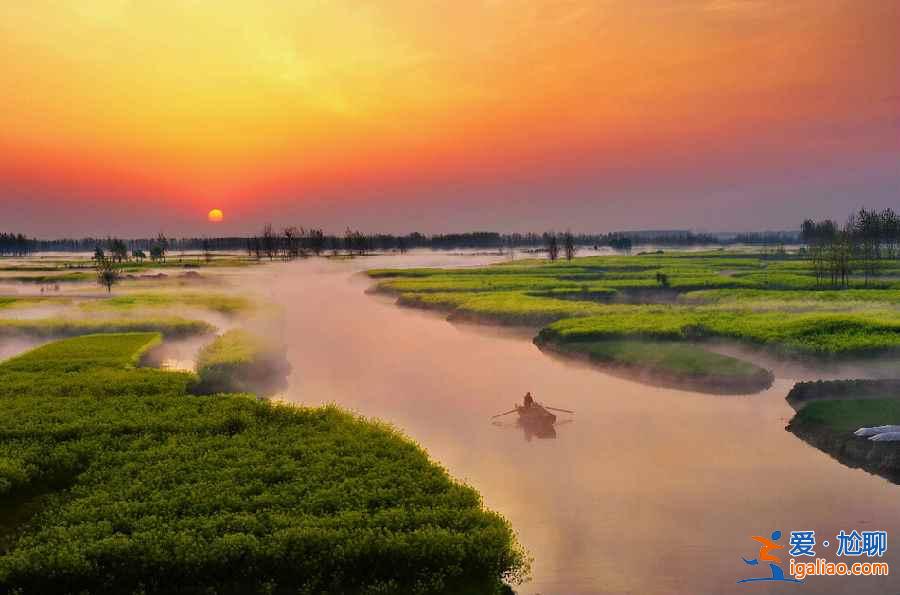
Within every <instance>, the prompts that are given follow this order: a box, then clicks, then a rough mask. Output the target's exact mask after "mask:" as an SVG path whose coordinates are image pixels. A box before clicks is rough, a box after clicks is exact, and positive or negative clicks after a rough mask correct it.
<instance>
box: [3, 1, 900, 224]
mask: <svg viewBox="0 0 900 595" xmlns="http://www.w3.org/2000/svg"><path fill="white" fill-rule="evenodd" d="M898 6H900V4H898V2H896V0H855V1H839V0H796V1H790V2H787V1H784V0H771V1H770V0H679V1H675V2H661V1H657V0H592V1H583V0H560V1H549V0H537V1H515V0H481V1H475V0H472V1H470V2H469V1H467V2H443V1H442V2H438V1H430V0H415V1H413V0H380V1H377V2H375V1H363V0H338V1H331V2H325V1H321V0H284V1H282V0H258V1H256V2H226V1H224V0H219V1H212V0H180V1H164V0H159V1H151V0H130V1H129V0H78V1H75V0H72V1H69V2H59V1H51V0H29V1H28V2H18V3H9V4H8V5H7V6H5V7H4V18H3V19H2V20H0V61H2V64H3V67H2V68H0V89H3V92H2V97H0V107H2V109H0V201H2V203H3V205H2V206H0V215H4V216H5V218H6V219H9V218H11V217H12V218H15V217H16V213H19V212H20V210H15V211H14V210H13V208H12V204H13V203H14V202H16V203H18V204H19V207H17V209H19V208H20V207H21V203H22V200H23V199H22V197H28V198H27V199H25V200H26V202H33V203H34V204H40V205H42V206H41V209H37V207H35V208H34V209H32V210H31V211H27V217H30V218H31V219H32V220H30V221H22V222H21V223H22V224H25V223H33V224H35V226H36V227H37V228H39V229H45V228H46V229H50V228H47V227H46V225H44V226H41V225H37V222H36V221H34V220H33V219H35V218H40V217H43V216H45V215H47V216H49V213H51V212H52V211H53V209H54V207H58V208H63V210H65V208H74V207H77V206H78V205H83V204H94V205H103V204H105V203H107V204H113V203H122V202H123V201H124V202H128V203H129V204H130V205H131V206H134V207H135V208H138V209H150V208H152V209H153V210H154V212H155V213H157V218H156V219H154V220H153V224H154V225H165V224H168V225H171V226H173V227H175V228H176V229H185V230H187V229H192V227H191V226H192V225H196V226H201V225H202V221H203V220H204V219H205V214H206V212H207V211H208V210H209V209H210V208H212V207H216V206H219V207H222V208H223V209H224V210H225V211H226V213H233V214H235V215H239V218H240V219H241V220H242V221H245V222H251V221H252V222H254V223H256V222H258V221H262V220H264V219H265V218H266V217H267V216H270V215H271V214H272V213H273V212H278V213H281V212H284V213H289V214H290V216H292V217H294V216H296V217H299V218H304V217H315V216H321V217H324V218H325V219H326V221H325V222H322V223H319V224H323V225H327V224H329V223H331V221H330V220H328V219H330V218H335V219H339V218H346V216H347V213H342V212H340V208H341V207H340V205H345V206H346V208H347V209H356V208H357V207H358V205H359V201H361V200H362V201H375V202H376V203H377V202H378V201H386V204H387V203H390V204H396V202H397V201H401V202H404V201H405V202H406V203H407V204H408V203H409V201H413V205H414V206H415V208H417V209H424V210H428V209H429V208H430V207H431V206H433V205H436V204H437V203H440V201H441V200H442V199H441V198H440V197H441V196H444V197H447V196H449V195H453V196H460V195H464V196H465V197H471V200H469V201H468V202H467V204H470V205H471V206H468V207H467V208H470V209H478V208H479V205H494V206H492V207H491V208H492V209H496V208H499V207H500V206H502V205H503V204H504V203H503V201H504V200H507V199H508V200H510V201H512V202H509V203H506V204H514V203H515V201H516V199H517V198H518V199H519V200H525V199H527V202H529V204H530V205H531V207H530V209H529V210H528V214H520V215H517V214H516V213H510V220H511V221H512V222H514V223H518V224H520V225H523V224H527V225H530V226H532V227H535V228H540V227H541V223H543V222H544V219H545V215H544V214H543V213H544V211H542V210H541V209H540V208H538V207H536V206H534V204H532V203H537V204H544V205H545V206H546V207H547V212H548V213H549V211H550V210H551V207H553V205H554V204H557V201H558V200H559V198H560V194H565V195H566V196H571V197H572V201H574V203H576V204H575V207H578V204H577V203H579V200H581V201H590V202H591V204H592V206H591V209H590V213H592V214H596V216H597V217H598V219H600V220H602V217H603V214H604V212H603V208H602V207H603V205H602V204H599V205H597V204H594V203H595V202H596V201H591V198H590V197H591V196H592V195H591V193H590V189H591V188H616V189H617V191H618V192H621V193H623V194H622V195H623V196H627V195H628V193H629V192H632V193H635V195H636V196H637V194H640V195H641V196H646V195H651V196H655V197H656V199H660V198H661V195H660V194H659V193H660V192H664V190H665V189H664V188H655V187H654V188H650V189H648V188H646V187H645V186H646V183H647V181H648V180H649V179H651V178H652V179H657V180H659V181H660V185H661V186H663V187H665V186H666V184H665V181H666V180H670V181H671V184H669V185H668V187H669V189H670V190H672V191H674V192H676V193H679V192H680V193H685V192H687V191H688V189H692V190H691V191H692V192H708V193H710V195H714V190H715V189H716V188H719V189H721V185H722V184H725V185H726V186H727V185H728V183H729V182H728V180H729V179H732V180H735V183H738V182H737V180H740V182H739V183H740V184H741V188H742V189H744V190H743V192H745V193H746V194H747V195H748V197H749V195H750V194H752V189H753V188H754V187H757V188H758V189H759V193H758V195H759V197H760V199H761V200H764V199H765V188H766V185H767V184H770V185H771V183H776V184H781V185H783V184H784V182H783V181H776V180H780V179H781V178H778V176H783V174H784V168H785V165H786V164H788V165H790V166H791V167H796V168H799V169H800V170H802V171H805V172H813V171H819V170H816V169H815V168H820V170H821V168H826V169H832V168H831V165H832V164H834V163H848V164H853V168H855V169H856V170H857V171H859V168H860V167H862V168H866V167H868V166H869V164H872V163H877V164H881V166H883V167H887V168H888V169H890V168H891V167H894V168H895V169H896V166H897V165H898V161H897V160H896V157H897V155H898V149H900V141H898V138H900V134H898V133H900V41H898V38H900V8H898ZM892 158H894V159H893V160H892ZM704 170H706V171H708V172H710V173H711V174H712V177H721V176H723V175H724V179H720V180H719V181H718V182H717V184H716V185H714V186H706V187H705V186H704V184H703V183H701V182H702V179H703V177H704V176H705V174H703V173H702V172H704ZM883 173H884V172H880V171H879V172H874V173H873V174H872V175H871V176H869V177H865V176H864V178H865V179H863V180H862V181H863V182H865V181H866V180H868V179H869V178H871V177H872V176H875V177H878V179H879V180H881V182H880V184H881V185H880V186H879V187H878V188H874V189H873V188H871V187H870V186H871V184H865V185H864V186H865V188H866V190H867V191H868V190H874V191H876V194H875V196H873V204H874V203H875V202H878V201H884V200H890V199H889V198H886V197H884V196H882V194H885V193H886V192H887V191H888V190H890V191H893V189H894V188H896V183H895V182H896V178H890V177H889V176H888V177H887V182H888V184H887V187H885V184H884V182H885V178H884V176H883V175H881V174H883ZM809 175H814V174H809ZM879 176H880V177H879ZM561 177H563V178H564V179H565V183H562V184H560V186H559V187H558V188H554V187H553V185H552V184H550V185H548V184H547V180H548V179H560V178H561ZM769 178H771V180H770V179H769ZM750 179H753V180H756V181H757V182H758V185H757V186H754V185H753V184H750V182H748V181H747V180H750ZM842 179H843V178H842ZM748 184H750V185H749V186H748ZM672 185H675V187H673V186H672ZM537 188H544V189H546V190H543V191H542V192H543V193H541V192H538V191H537V190H536V189H537ZM638 189H640V192H638ZM887 194H890V193H889V192H887ZM579 196H580V197H587V198H582V199H578V197H579ZM895 196H896V195H895ZM748 200H749V198H748ZM809 200H812V198H811V197H810V198H809ZM322 201H326V202H328V203H329V204H330V205H331V207H330V209H331V210H326V211H327V212H326V211H317V210H315V209H313V208H312V206H313V205H315V204H321V203H322ZM392 201H393V202H392ZM600 202H601V203H602V201H600ZM896 202H900V200H898V201H896ZM306 206H308V207H310V208H309V209H306V208H305V207H306ZM370 206H371V205H370ZM848 208H852V206H848ZM160 209H162V210H163V211H164V212H165V213H167V214H168V215H167V216H159V211H160ZM435 212H436V214H435V216H434V217H433V218H431V219H429V218H428V217H426V218H424V219H422V220H421V222H422V223H423V224H425V225H430V226H431V227H433V228H440V227H444V228H452V227H454V221H453V215H452V210H448V209H447V208H438V209H436V211H435ZM574 212H577V213H582V212H584V204H581V210H579V209H578V208H576V210H575V211H574ZM328 213H330V214H328ZM437 213H440V214H439V215H438V214H437ZM826 214H830V213H826ZM18 216H19V217H20V218H21V217H23V216H24V215H21V214H19V215H18ZM115 216H116V217H119V216H122V215H120V214H117V215H115ZM548 216H549V215H548ZM448 217H449V219H450V220H449V221H448ZM195 219H196V221H195ZM230 220H231V221H234V218H230ZM547 221H548V222H551V223H552V222H553V221H552V218H551V219H547ZM117 223H119V222H118V221H117V220H114V221H112V224H117ZM309 223H311V224H312V223H315V222H309ZM498 223H499V222H498ZM625 223H628V222H623V224H625ZM365 224H366V221H365V220H363V221H360V222H358V223H357V225H359V226H361V227H364V226H365ZM459 224H460V225H463V224H465V225H469V223H468V220H467V219H466V218H461V219H460V220H459ZM723 224H724V225H723V226H726V227H727V226H729V225H730V226H731V227H733V226H734V225H733V224H732V223H731V222H725V221H723ZM108 225H110V223H107V226H108ZM373 225H374V226H376V227H378V226H384V223H383V222H381V221H373ZM635 225H637V226H640V224H639V222H637V221H635V222H634V223H633V224H632V226H635ZM643 226H644V227H653V226H654V225H651V224H650V223H648V224H645V225H643ZM396 227H398V228H399V229H405V227H406V226H404V225H402V222H401V223H399V224H398V225H397V226H396ZM596 227H597V228H603V226H602V225H599V224H598V225H597V226H596ZM707 227H709V226H707ZM54 229H55V228H54ZM63 229H64V228H63ZM198 229H202V227H198ZM86 231H87V230H86ZM97 231H100V230H97ZM149 231H153V230H148V232H149Z"/></svg>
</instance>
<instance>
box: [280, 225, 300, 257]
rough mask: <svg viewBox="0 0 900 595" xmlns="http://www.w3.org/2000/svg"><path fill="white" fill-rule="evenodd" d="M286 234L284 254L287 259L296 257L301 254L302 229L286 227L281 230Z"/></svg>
mask: <svg viewBox="0 0 900 595" xmlns="http://www.w3.org/2000/svg"><path fill="white" fill-rule="evenodd" d="M281 233H282V234H283V235H284V246H283V247H282V254H283V256H284V259H285V260H288V259H289V258H296V257H297V256H298V255H299V254H300V248H299V244H300V236H301V234H302V231H301V230H299V229H297V228H296V227H285V228H284V230H283V231H282V232H281Z"/></svg>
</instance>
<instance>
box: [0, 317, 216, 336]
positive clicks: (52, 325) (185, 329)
mask: <svg viewBox="0 0 900 595" xmlns="http://www.w3.org/2000/svg"><path fill="white" fill-rule="evenodd" d="M213 330H215V329H214V328H213V326H212V325H210V324H209V323H206V322H203V321H202V320H187V319H185V318H178V317H175V316H168V317H158V318H99V319H91V318H81V319H73V318H63V317H58V318H41V319H34V320H3V319H0V337H3V336H14V335H25V336H29V337H43V338H54V337H71V336H77V335H90V334H95V333H132V332H159V333H162V334H163V335H164V336H166V337H185V336H190V335H202V334H205V333H211V332H212V331H213Z"/></svg>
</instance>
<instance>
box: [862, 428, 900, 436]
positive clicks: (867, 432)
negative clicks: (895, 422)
mask: <svg viewBox="0 0 900 595" xmlns="http://www.w3.org/2000/svg"><path fill="white" fill-rule="evenodd" d="M885 432H900V426H875V427H874V428H860V429H858V430H856V431H855V432H853V433H854V434H855V435H857V436H859V437H861V438H869V437H870V436H877V435H878V434H884V433H885Z"/></svg>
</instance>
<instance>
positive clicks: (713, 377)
mask: <svg viewBox="0 0 900 595" xmlns="http://www.w3.org/2000/svg"><path fill="white" fill-rule="evenodd" d="M562 348H563V349H564V350H565V351H568V352H570V353H574V354H580V355H584V356H587V357H588V358H589V359H591V360H592V361H596V362H599V363H602V364H605V365H609V366H612V367H614V368H624V369H634V370H640V371H642V372H646V373H649V374H651V375H653V376H655V377H657V378H660V379H663V380H666V379H669V380H672V381H676V382H677V381H682V382H684V383H686V384H695V385H697V386H698V387H700V386H704V385H705V386H707V387H708V388H709V389H717V388H726V387H732V388H734V389H738V390H740V389H746V390H761V389H764V388H767V387H768V386H769V385H770V384H771V382H772V375H771V373H769V372H768V371H767V370H765V369H763V368H760V367H759V366H756V365H754V364H752V363H750V362H745V361H742V360H739V359H737V358H734V357H729V356H727V355H721V354H718V353H713V352H711V351H707V350H705V349H702V348H700V347H698V346H696V345H691V344H687V343H672V342H664V341H637V340H626V341H616V340H610V341H591V342H579V343H566V344H565V345H563V346H562Z"/></svg>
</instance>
